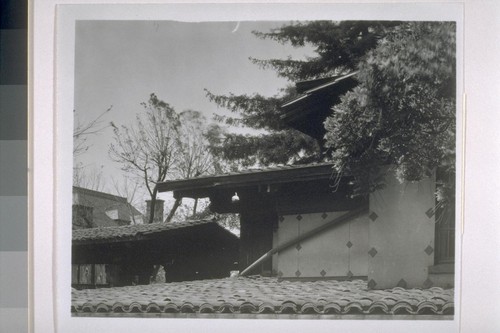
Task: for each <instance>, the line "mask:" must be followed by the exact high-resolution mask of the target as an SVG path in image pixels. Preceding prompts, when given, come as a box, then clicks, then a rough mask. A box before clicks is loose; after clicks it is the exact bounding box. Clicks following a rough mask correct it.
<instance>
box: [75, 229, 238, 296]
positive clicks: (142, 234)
mask: <svg viewBox="0 0 500 333" xmlns="http://www.w3.org/2000/svg"><path fill="white" fill-rule="evenodd" d="M72 241H73V242H72V249H73V250H72V286H73V287H74V288H79V289H82V288H100V287H118V286H130V285H137V284H149V283H150V279H151V278H152V277H153V276H154V275H155V266H156V267H158V266H159V265H162V266H163V267H164V269H165V280H166V281H167V282H174V281H191V280H197V279H213V278H221V277H227V276H229V274H230V271H231V270H234V269H235V262H236V261H237V260H238V237H237V236H235V235H234V234H232V233H231V232H229V231H227V230H226V229H224V228H223V227H221V226H219V225H218V224H217V223H216V222H215V221H214V220H199V221H186V222H182V223H152V224H139V225H127V226H120V227H103V228H91V229H79V230H73V240H72Z"/></svg>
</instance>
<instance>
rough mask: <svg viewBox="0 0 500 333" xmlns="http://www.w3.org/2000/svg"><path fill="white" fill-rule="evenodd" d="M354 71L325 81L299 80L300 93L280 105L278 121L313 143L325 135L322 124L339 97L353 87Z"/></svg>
mask: <svg viewBox="0 0 500 333" xmlns="http://www.w3.org/2000/svg"><path fill="white" fill-rule="evenodd" d="M356 74H357V72H353V73H350V74H347V75H343V76H337V77H332V78H329V79H325V78H323V79H317V80H311V81H302V82H298V83H297V84H296V86H297V90H298V91H299V92H301V94H300V95H299V96H297V97H295V98H294V99H292V100H290V101H288V102H286V103H285V104H283V105H281V108H282V109H283V111H284V114H283V115H282V116H281V119H282V120H283V121H284V122H285V123H286V124H288V125H289V126H290V127H292V128H294V129H296V130H298V131H300V132H302V133H305V134H307V135H309V136H311V137H313V138H315V139H317V140H322V139H323V137H324V135H325V128H324V126H323V122H324V121H325V120H326V118H327V117H328V116H329V115H330V114H331V112H332V111H331V107H332V106H333V105H335V104H337V103H339V102H340V97H341V96H342V95H343V94H345V93H346V92H347V91H349V90H351V89H352V88H354V87H355V86H356V85H357V80H356V77H355V76H356Z"/></svg>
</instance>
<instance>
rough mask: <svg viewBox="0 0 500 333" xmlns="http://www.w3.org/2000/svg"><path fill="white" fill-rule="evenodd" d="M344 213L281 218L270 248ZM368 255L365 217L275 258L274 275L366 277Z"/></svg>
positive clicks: (298, 215)
mask: <svg viewBox="0 0 500 333" xmlns="http://www.w3.org/2000/svg"><path fill="white" fill-rule="evenodd" d="M345 213H347V212H345V211H341V212H325V213H313V214H296V215H282V216H280V217H279V222H278V228H277V230H275V232H274V235H273V247H276V246H277V245H279V244H283V243H284V242H286V241H288V240H291V239H293V238H296V237H297V236H299V235H301V234H303V233H305V232H307V231H310V230H312V229H314V228H317V227H319V226H320V225H322V224H325V223H328V222H330V221H332V220H333V219H335V218H336V217H339V216H341V215H343V214H345ZM367 252H368V218H367V214H364V215H361V216H359V217H357V218H355V219H352V220H350V221H347V222H344V223H342V224H340V225H336V226H333V227H332V228H330V229H327V230H325V231H323V232H322V233H320V234H318V235H315V236H313V237H311V238H309V239H306V240H304V241H302V242H300V243H299V244H297V245H296V246H292V247H290V248H288V249H286V250H284V251H282V252H280V253H279V254H276V255H274V257H273V272H274V274H277V275H278V276H280V277H283V278H309V277H315V278H318V277H319V278H328V277H347V278H350V277H353V276H354V277H356V276H366V275H367V272H368V256H367Z"/></svg>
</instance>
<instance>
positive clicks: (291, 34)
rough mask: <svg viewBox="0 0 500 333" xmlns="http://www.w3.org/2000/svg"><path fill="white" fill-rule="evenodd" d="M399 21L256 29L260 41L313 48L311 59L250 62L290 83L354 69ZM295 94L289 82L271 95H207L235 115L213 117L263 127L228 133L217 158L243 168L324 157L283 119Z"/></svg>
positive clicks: (307, 160)
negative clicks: (282, 108)
mask: <svg viewBox="0 0 500 333" xmlns="http://www.w3.org/2000/svg"><path fill="white" fill-rule="evenodd" d="M398 24H400V22H371V21H345V22H333V21H312V22H305V23H301V22H298V23H292V24H288V25H284V26H282V27H281V28H278V29H275V30H272V31H271V32H268V33H262V32H254V34H255V35H256V36H257V37H259V38H263V39H271V40H275V41H277V42H279V43H282V44H285V43H289V44H291V45H292V46H294V47H301V46H304V45H306V44H308V45H312V46H314V48H315V52H316V55H317V56H315V57H311V58H308V59H307V60H303V61H302V60H292V59H284V60H283V59H267V60H258V59H253V58H251V61H253V62H254V63H256V64H258V65H259V66H261V67H262V68H264V69H266V68H271V69H274V70H275V71H276V72H277V74H278V75H279V76H281V77H284V78H287V79H288V80H289V81H291V83H294V82H295V81H297V80H309V79H313V78H318V77H327V76H330V75H333V74H335V75H336V74H339V73H343V72H346V71H350V70H352V69H354V68H355V67H356V65H357V63H358V61H359V59H360V58H362V57H363V56H364V55H365V54H366V53H367V52H368V51H369V50H371V49H373V48H374V47H375V46H376V44H377V40H378V39H380V38H381V36H382V35H383V34H384V32H385V31H386V29H388V28H389V27H392V26H397V25H398ZM296 95H297V93H296V91H295V89H294V88H293V87H291V86H289V87H286V88H284V89H282V91H281V93H280V94H279V95H277V96H273V97H264V96H261V95H259V94H253V95H245V94H244V95H234V94H228V95H214V94H212V93H211V92H209V91H207V97H208V98H209V99H210V100H211V101H213V102H214V103H216V104H217V105H218V106H220V107H224V108H226V109H228V110H230V111H232V112H233V113H234V114H235V115H237V116H234V117H221V116H219V117H216V120H219V121H223V122H225V123H226V124H229V125H241V126H246V127H249V128H252V129H256V130H261V131H264V133H262V132H259V133H258V134H247V135H243V134H232V135H227V136H226V139H225V141H224V142H223V144H222V146H221V149H220V150H219V152H220V156H221V157H223V158H225V159H227V160H229V161H233V162H235V163H237V164H239V165H241V166H243V167H247V166H251V165H254V164H259V165H269V164H297V163H310V162H313V161H320V160H321V159H323V158H324V156H322V155H321V149H320V146H319V144H318V142H316V140H314V139H312V138H311V137H309V136H307V135H305V134H303V133H301V132H299V131H296V130H294V129H291V128H289V127H287V125H286V124H284V122H283V121H282V119H281V115H282V114H283V111H282V110H281V108H280V105H282V104H284V103H285V102H286V101H288V100H290V99H291V98H293V97H295V96H296Z"/></svg>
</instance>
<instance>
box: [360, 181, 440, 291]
mask: <svg viewBox="0 0 500 333" xmlns="http://www.w3.org/2000/svg"><path fill="white" fill-rule="evenodd" d="M434 178H435V177H434V176H433V177H431V178H428V179H424V180H422V181H420V182H415V183H403V184H400V183H399V182H398V180H397V179H396V178H395V176H394V174H393V173H389V174H388V175H387V176H386V183H387V184H386V187H385V188H384V189H382V190H378V191H376V192H374V193H372V194H371V195H370V204H369V208H370V211H369V213H368V221H369V244H370V245H369V249H368V250H367V252H368V286H369V287H370V288H372V289H384V288H392V287H396V286H400V287H403V288H414V287H423V288H428V287H431V286H432V281H430V280H429V278H428V267H429V266H431V265H433V263H434V232H435V223H434V215H433V209H434V205H435V201H434V192H435V179H434Z"/></svg>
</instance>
